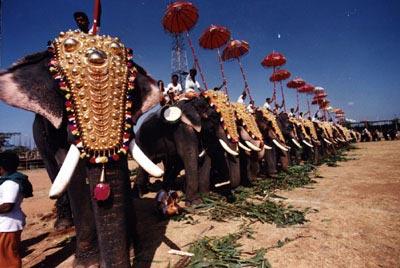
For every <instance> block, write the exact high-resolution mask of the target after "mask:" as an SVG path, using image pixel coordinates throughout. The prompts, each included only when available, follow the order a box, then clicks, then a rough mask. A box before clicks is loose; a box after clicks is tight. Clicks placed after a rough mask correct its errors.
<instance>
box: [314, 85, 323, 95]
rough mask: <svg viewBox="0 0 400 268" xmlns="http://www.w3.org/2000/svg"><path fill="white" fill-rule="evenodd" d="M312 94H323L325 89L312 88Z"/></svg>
mask: <svg viewBox="0 0 400 268" xmlns="http://www.w3.org/2000/svg"><path fill="white" fill-rule="evenodd" d="M314 93H315V94H319V93H325V89H324V88H323V87H315V88H314Z"/></svg>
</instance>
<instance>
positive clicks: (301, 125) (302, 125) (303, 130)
mask: <svg viewBox="0 0 400 268" xmlns="http://www.w3.org/2000/svg"><path fill="white" fill-rule="evenodd" d="M289 122H291V123H292V124H295V125H296V126H298V127H299V128H300V130H301V133H302V134H303V136H304V137H305V138H306V139H308V140H311V138H310V135H308V133H307V131H306V129H305V127H304V124H303V121H302V120H301V119H297V118H294V117H289ZM295 130H296V129H295ZM296 132H297V130H296Z"/></svg>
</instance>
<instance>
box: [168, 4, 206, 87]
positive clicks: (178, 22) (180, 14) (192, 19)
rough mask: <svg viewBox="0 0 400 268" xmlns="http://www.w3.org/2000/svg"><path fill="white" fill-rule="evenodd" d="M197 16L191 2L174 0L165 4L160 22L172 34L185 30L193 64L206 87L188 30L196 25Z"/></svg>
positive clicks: (196, 11)
mask: <svg viewBox="0 0 400 268" xmlns="http://www.w3.org/2000/svg"><path fill="white" fill-rule="evenodd" d="M198 18H199V13H198V10H197V8H196V7H195V6H194V5H193V4H192V3H190V2H186V1H176V2H174V3H172V4H169V5H168V6H167V9H166V11H165V13H164V17H163V20H162V24H163V26H164V29H165V30H167V31H168V32H170V33H172V34H174V35H176V34H181V33H183V32H186V37H187V39H188V43H189V46H190V49H191V51H192V55H193V59H194V63H195V66H196V67H197V69H198V70H199V72H200V76H201V80H202V82H203V84H204V87H205V88H206V89H207V83H206V80H205V78H204V75H203V72H202V71H201V67H200V64H199V59H198V58H197V56H196V53H195V51H194V47H193V44H192V40H191V39H190V36H189V30H190V29H192V28H193V27H194V25H196V23H197V20H198Z"/></svg>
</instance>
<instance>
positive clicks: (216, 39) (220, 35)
mask: <svg viewBox="0 0 400 268" xmlns="http://www.w3.org/2000/svg"><path fill="white" fill-rule="evenodd" d="M230 38H231V32H230V31H229V30H228V28H226V27H223V26H217V25H211V26H210V27H208V28H207V29H205V31H204V32H203V34H202V35H201V36H200V39H199V44H200V46H201V47H202V48H205V49H216V48H220V47H222V46H223V45H225V44H226V43H227V42H228V41H229V39H230Z"/></svg>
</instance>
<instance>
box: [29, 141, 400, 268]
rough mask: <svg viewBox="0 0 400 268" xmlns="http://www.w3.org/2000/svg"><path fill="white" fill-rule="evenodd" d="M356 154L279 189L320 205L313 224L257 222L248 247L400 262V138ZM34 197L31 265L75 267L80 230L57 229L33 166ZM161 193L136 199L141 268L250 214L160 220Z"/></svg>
mask: <svg viewBox="0 0 400 268" xmlns="http://www.w3.org/2000/svg"><path fill="white" fill-rule="evenodd" d="M357 146H358V148H359V149H358V150H353V151H352V152H351V153H350V156H351V157H355V158H356V160H351V161H348V162H340V163H339V167H328V166H322V167H320V168H319V174H320V175H321V176H323V178H318V179H316V180H317V183H315V184H312V185H310V186H308V187H305V188H299V189H295V190H293V191H281V192H279V193H278V194H279V195H280V196H284V197H286V198H287V200H285V202H287V203H288V204H291V205H293V206H294V207H297V208H306V207H311V208H313V212H312V213H309V214H307V219H308V220H309V221H308V222H307V223H306V224H304V225H300V226H293V227H287V228H277V227H276V226H275V225H271V224H255V225H253V226H252V228H253V229H254V230H255V231H256V233H255V235H254V236H255V237H256V240H248V239H242V240H241V242H242V244H243V248H244V249H245V250H246V251H247V250H252V249H257V248H260V247H264V248H270V247H273V246H275V245H276V244H277V242H278V241H279V240H281V241H283V240H285V239H286V240H291V242H288V243H286V244H285V245H283V246H282V247H280V248H274V249H270V250H268V252H267V258H268V260H269V262H270V263H271V264H272V266H273V267H400V232H399V230H400V169H399V167H400V155H399V152H400V141H394V142H386V141H383V142H375V143H360V144H358V145H357ZM26 173H27V174H28V175H29V177H30V179H31V181H32V183H33V184H34V195H35V196H34V197H33V198H30V199H27V200H26V201H24V203H23V209H24V211H25V213H26V214H27V216H28V217H27V226H26V229H25V230H24V232H23V236H22V237H23V246H24V254H23V256H24V259H23V264H24V267H70V266H71V263H72V260H73V252H74V232H73V230H70V231H69V232H64V233H56V232H54V231H53V230H52V225H53V222H54V219H52V214H51V210H52V207H53V201H51V200H49V199H48V198H47V193H48V189H49V182H48V179H47V175H46V173H45V171H44V170H34V171H28V172H26ZM152 196H153V195H149V196H147V197H146V198H144V199H142V200H139V201H137V202H136V204H135V205H136V210H137V212H138V217H139V219H140V222H139V233H140V236H141V241H143V247H144V248H145V252H144V254H143V255H142V256H140V261H138V262H137V263H138V264H137V267H167V266H168V265H169V264H171V265H172V266H173V265H174V264H175V263H176V262H177V261H178V260H179V259H180V257H179V256H175V255H170V254H168V250H169V249H170V248H175V249H181V250H187V249H188V248H189V244H190V243H191V242H193V241H195V240H197V239H199V238H201V237H203V236H205V235H207V236H214V235H216V236H222V235H225V234H227V233H229V232H236V231H237V230H238V228H239V226H240V224H241V223H242V221H240V220H238V221H232V222H229V223H218V222H212V221H208V220H207V219H206V218H204V217H198V216H196V217H195V219H196V220H198V221H199V223H197V224H195V225H190V224H185V223H182V222H174V221H170V222H167V221H159V220H158V219H157V217H156V216H155V212H154V207H153V206H154V200H153V199H152Z"/></svg>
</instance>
